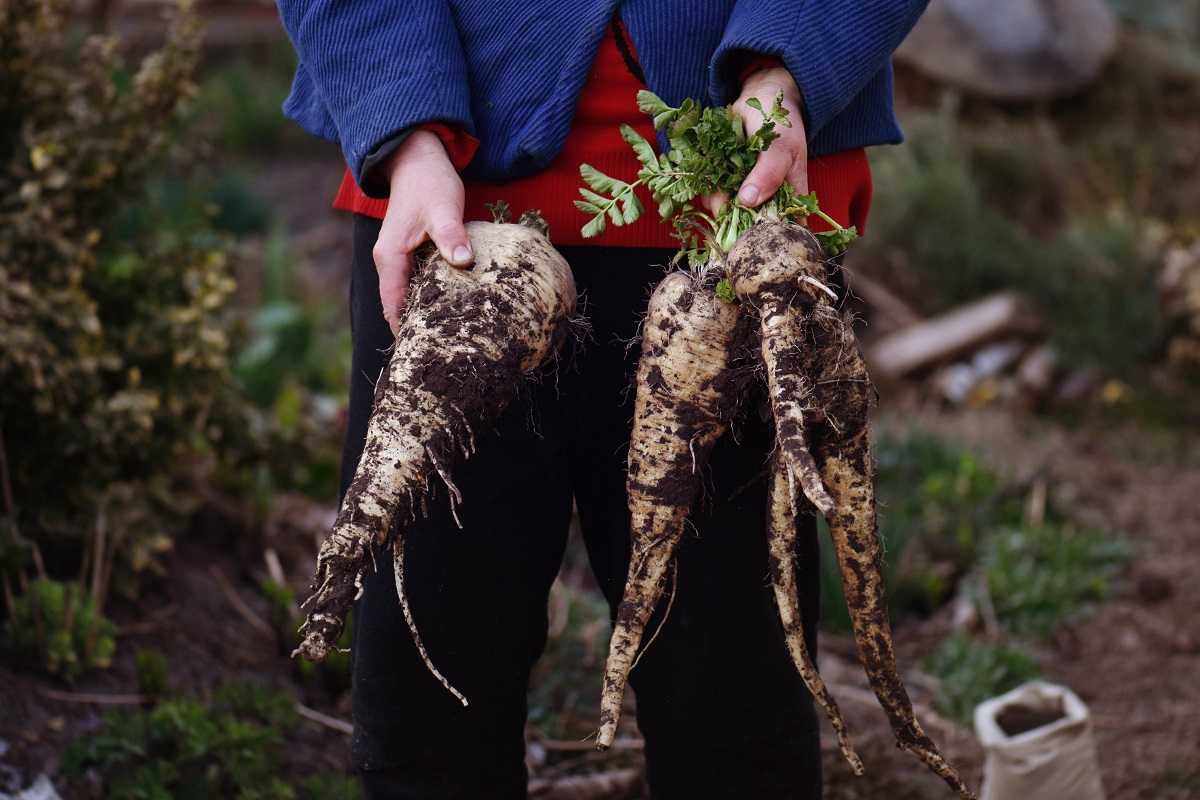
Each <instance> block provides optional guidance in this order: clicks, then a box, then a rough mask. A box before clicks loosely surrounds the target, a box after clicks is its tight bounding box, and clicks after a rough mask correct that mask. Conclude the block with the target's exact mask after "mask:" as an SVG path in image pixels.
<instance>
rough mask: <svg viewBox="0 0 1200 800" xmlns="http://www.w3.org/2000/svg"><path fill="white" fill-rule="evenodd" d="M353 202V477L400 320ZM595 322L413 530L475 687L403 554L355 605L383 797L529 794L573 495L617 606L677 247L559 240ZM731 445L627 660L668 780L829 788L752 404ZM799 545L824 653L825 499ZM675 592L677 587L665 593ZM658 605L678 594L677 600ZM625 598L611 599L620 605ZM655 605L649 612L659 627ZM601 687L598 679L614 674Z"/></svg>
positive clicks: (737, 793)
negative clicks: (645, 403)
mask: <svg viewBox="0 0 1200 800" xmlns="http://www.w3.org/2000/svg"><path fill="white" fill-rule="evenodd" d="M378 233H379V222H378V221H377V220H373V219H370V218H368V217H362V216H360V217H356V219H355V247H354V264H353V277H352V283H351V312H352V321H351V324H352V328H353V340H354V368H353V375H352V385H351V391H350V416H349V430H348V433H347V438H346V446H345V453H344V462H343V476H342V487H343V492H344V491H345V487H346V486H347V485H348V484H349V481H350V477H351V475H352V473H353V470H354V467H355V465H356V464H357V462H358V458H359V455H360V454H361V452H362V444H363V438H364V436H365V432H366V428H367V420H368V417H369V414H370V407H371V402H372V392H373V384H374V381H375V379H376V378H377V377H378V375H379V373H380V371H381V370H382V369H383V367H384V365H385V363H386V356H385V354H384V351H385V350H386V348H388V347H389V346H390V344H391V342H392V337H391V334H390V332H389V330H388V328H387V325H386V323H385V321H384V319H383V314H382V310H381V307H380V301H379V293H378V279H377V275H376V271H375V266H374V261H373V259H372V255H371V248H372V246H373V245H374V243H375V240H376V238H377V236H378ZM562 251H563V254H564V255H565V257H566V258H567V260H568V261H569V263H570V264H571V265H572V269H573V271H574V273H575V278H576V281H577V284H578V287H579V290H580V292H581V295H582V298H583V300H584V303H585V306H584V309H583V310H584V311H585V313H586V315H587V317H588V318H589V320H590V322H591V325H592V334H591V338H590V340H589V341H587V342H586V343H584V344H583V345H582V346H580V345H571V344H568V345H567V346H566V347H565V348H564V351H563V353H562V354H561V356H560V360H559V363H558V364H557V365H556V366H555V367H554V368H552V369H547V370H546V372H545V373H544V374H543V375H542V376H541V381H540V383H531V384H530V386H529V391H528V394H527V396H524V397H521V398H519V400H518V401H516V402H514V403H513V404H512V405H510V407H509V408H508V410H507V411H506V412H505V413H504V414H503V415H501V417H500V418H499V419H498V420H496V421H495V423H494V425H493V427H492V429H491V430H489V431H488V432H486V434H484V435H482V436H480V437H478V439H477V451H476V453H475V454H474V455H473V456H472V457H471V458H470V459H468V460H466V461H463V462H461V463H460V464H459V465H458V466H457V467H456V469H455V473H454V480H455V483H456V485H457V486H458V487H459V489H460V490H461V491H462V495H463V503H462V504H461V505H460V506H459V507H458V509H457V511H458V517H459V520H460V521H461V523H462V527H461V528H460V527H459V526H458V525H457V524H456V523H455V521H454V519H453V518H452V517H451V514H450V507H449V502H448V500H447V499H446V497H445V493H444V492H443V493H442V494H441V495H440V496H439V497H437V498H435V499H434V500H433V501H432V502H431V503H430V507H429V516H428V517H427V518H425V519H422V520H420V521H418V522H417V523H415V524H413V525H412V526H411V527H410V528H409V529H408V530H407V531H406V534H405V536H406V537H407V538H406V541H407V546H406V554H405V577H406V586H405V588H406V590H407V592H408V595H409V599H410V603H411V607H412V611H413V614H414V616H415V619H416V624H417V628H418V630H419V631H420V633H421V637H422V640H423V641H424V643H425V645H426V647H427V649H428V652H429V656H430V658H431V660H432V662H433V663H434V665H436V666H437V668H438V669H439V670H440V671H441V672H442V673H443V674H444V675H445V676H446V677H447V679H448V680H449V681H450V683H451V684H453V685H454V686H455V687H456V688H457V689H459V690H460V691H461V692H463V694H464V695H466V697H467V698H468V700H469V701H470V705H469V706H467V707H465V708H464V707H463V706H462V705H461V704H460V703H459V701H458V700H457V699H455V698H454V697H453V696H452V695H451V694H450V693H449V692H447V691H446V690H445V689H444V688H443V687H442V686H441V685H440V684H439V683H438V682H437V681H436V679H435V678H434V677H433V676H432V675H431V674H430V673H429V672H428V671H427V670H426V668H425V666H424V664H423V663H422V661H421V660H420V657H419V655H418V653H417V650H416V648H415V646H414V645H413V642H412V638H411V636H410V635H409V632H408V629H407V627H406V625H405V623H404V620H403V617H402V615H401V612H400V609H399V606H398V603H397V599H396V590H395V584H394V576H393V574H392V569H391V562H390V558H389V557H388V555H387V554H385V555H384V557H383V558H382V559H381V560H380V563H379V571H378V572H376V573H373V574H371V575H369V576H368V578H367V580H366V583H365V592H364V594H363V597H362V599H361V600H360V601H359V603H358V604H357V606H356V608H355V612H354V643H353V658H354V670H353V707H354V722H355V730H354V736H353V738H352V742H351V750H352V755H353V758H354V761H355V764H356V765H357V767H358V769H359V773H360V775H361V777H362V781H363V785H364V788H365V791H366V795H367V797H368V798H389V800H393V799H395V800H399V799H400V798H404V799H405V800H408V799H409V798H412V799H413V800H417V799H419V800H507V798H524V797H525V786H526V782H527V775H526V770H525V765H524V727H525V719H526V691H527V689H528V685H527V684H528V681H529V675H530V670H531V668H532V666H533V664H534V663H535V661H536V660H537V659H538V657H539V656H540V654H541V652H542V650H543V649H544V647H545V643H546V629H547V616H546V603H547V595H548V592H549V589H550V586H551V584H552V582H553V581H554V579H555V576H556V574H557V573H558V570H559V565H560V561H561V559H562V556H563V551H564V548H565V544H566V538H567V530H568V526H569V522H570V518H571V513H572V500H574V502H575V504H576V505H577V507H578V511H579V519H580V524H581V528H582V532H583V536H584V539H585V542H586V546H587V551H588V556H589V559H590V562H591V566H592V569H593V571H594V573H595V575H596V578H597V580H598V582H599V584H600V586H601V587H602V589H603V591H604V593H605V595H606V597H607V599H608V602H609V604H610V607H612V608H613V609H615V608H616V605H617V603H618V602H619V601H620V597H621V591H622V584H623V582H624V578H625V570H626V563H627V560H628V555H629V541H628V534H629V512H628V510H627V508H626V505H625V457H626V448H627V445H628V440H629V433H630V427H631V417H632V413H633V412H632V409H633V391H632V388H631V376H632V375H633V374H634V372H635V368H636V362H637V356H638V348H637V347H636V346H634V347H627V343H628V342H629V341H631V340H633V338H634V337H635V336H636V334H637V331H638V325H639V322H640V317H641V315H642V314H643V313H644V311H645V306H646V299H647V297H648V294H649V291H650V289H651V287H652V286H653V285H654V284H655V283H657V281H658V280H659V279H660V278H661V277H662V274H663V266H661V265H663V264H666V263H667V261H668V260H669V258H670V256H671V253H670V252H669V251H662V250H635V249H628V248H602V247H578V248H562ZM733 433H734V434H735V435H736V436H734V435H728V434H727V435H726V436H725V438H724V439H723V441H722V442H720V443H719V444H718V445H717V447H716V448H715V450H714V452H713V455H712V460H711V466H710V476H709V481H708V484H707V485H708V492H707V497H706V499H705V500H704V501H703V502H702V503H701V506H700V507H698V508H697V510H696V512H695V513H694V514H693V517H692V519H693V522H694V529H693V530H692V531H691V533H690V535H688V536H687V537H685V539H684V541H683V543H682V545H681V547H680V550H679V555H678V570H677V583H676V587H675V599H674V602H673V606H672V608H671V612H670V614H669V615H668V617H667V620H666V623H665V625H664V626H663V628H662V630H661V632H660V633H659V634H658V636H657V638H656V639H655V640H654V643H653V645H652V646H651V647H650V648H649V649H648V650H647V651H646V653H645V656H644V657H643V658H642V659H641V662H640V663H639V664H638V666H637V668H636V669H634V670H633V672H632V674H631V677H630V682H631V685H632V687H633V690H634V692H635V696H636V700H637V721H638V726H639V727H640V729H641V731H642V733H643V734H644V736H645V741H646V746H645V748H646V749H645V756H646V765H647V779H648V781H649V783H650V786H651V790H652V792H653V796H654V797H655V798H657V799H658V800H674V799H675V798H680V799H681V800H682V799H684V798H686V800H702V799H703V798H788V800H803V799H806V798H811V800H816V799H817V798H819V797H820V796H821V772H820V754H819V747H818V744H819V742H818V729H817V720H816V716H815V712H814V706H813V702H812V700H811V697H810V696H809V694H808V691H807V690H806V688H805V687H804V684H803V682H802V681H801V679H800V677H799V675H798V674H797V672H796V670H795V668H794V666H793V665H792V662H791V659H790V657H789V655H788V652H787V649H786V647H785V646H784V642H783V635H782V628H781V625H780V623H779V619H778V613H777V611H776V609H775V606H774V600H773V594H772V591H771V588H770V580H769V576H768V573H767V551H766V541H765V535H764V526H765V513H766V512H765V508H766V481H765V477H766V475H765V464H766V458H767V454H768V452H769V448H770V445H771V431H770V429H769V427H768V426H767V425H766V424H765V423H763V422H762V421H761V419H760V418H759V415H758V414H756V413H752V414H749V415H748V418H747V420H746V421H745V422H744V423H742V424H739V425H738V426H737V428H736V430H734V431H733ZM801 524H802V525H804V526H806V529H805V530H803V531H802V535H801V537H800V541H801V542H802V544H801V546H800V548H801V552H799V553H797V566H798V570H799V575H798V580H799V585H800V590H801V605H802V613H803V614H804V619H805V623H806V634H807V638H808V645H809V648H810V649H811V650H812V652H813V653H814V654H815V653H816V632H815V626H816V619H817V611H818V580H819V567H818V556H817V544H816V538H815V531H814V529H813V525H812V520H811V519H805V520H803V521H802V523H801ZM661 605H665V603H664V604H660V606H661ZM659 611H660V614H661V611H662V609H661V608H660V610H659ZM614 616H615V615H614ZM656 625H657V622H656V621H655V620H652V621H651V625H650V630H653V629H654V628H655V626H656ZM597 689H598V687H597Z"/></svg>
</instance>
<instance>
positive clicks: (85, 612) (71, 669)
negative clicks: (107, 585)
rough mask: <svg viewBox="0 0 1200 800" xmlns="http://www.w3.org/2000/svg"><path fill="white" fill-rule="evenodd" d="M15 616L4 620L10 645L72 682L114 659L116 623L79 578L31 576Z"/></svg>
mask: <svg viewBox="0 0 1200 800" xmlns="http://www.w3.org/2000/svg"><path fill="white" fill-rule="evenodd" d="M11 617H12V618H11V619H10V620H9V621H8V622H6V623H5V624H4V639H5V646H6V647H7V648H8V649H10V650H11V651H12V652H14V653H15V654H16V655H17V656H18V658H22V659H26V660H29V659H36V663H37V665H38V666H40V667H41V668H42V669H44V670H45V671H46V672H48V673H50V674H51V675H57V676H59V677H61V678H62V679H63V680H65V681H67V682H68V683H73V682H74V681H75V680H77V679H78V678H79V677H80V676H81V675H83V673H84V672H85V671H86V670H89V669H102V668H105V667H108V666H110V665H111V664H112V657H113V653H114V652H115V651H116V637H117V626H116V625H115V624H114V623H113V622H112V620H110V619H108V618H106V617H105V616H103V615H102V614H101V613H100V608H99V604H98V603H97V602H96V600H95V598H93V597H92V596H91V595H90V594H88V593H87V592H85V591H83V590H82V589H80V588H79V587H78V586H77V585H75V584H74V583H66V582H62V581H55V580H49V579H38V580H33V581H30V582H29V584H28V586H27V587H26V588H25V591H23V592H21V593H20V594H18V595H17V596H16V597H15V598H14V601H13V607H12V610H11Z"/></svg>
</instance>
